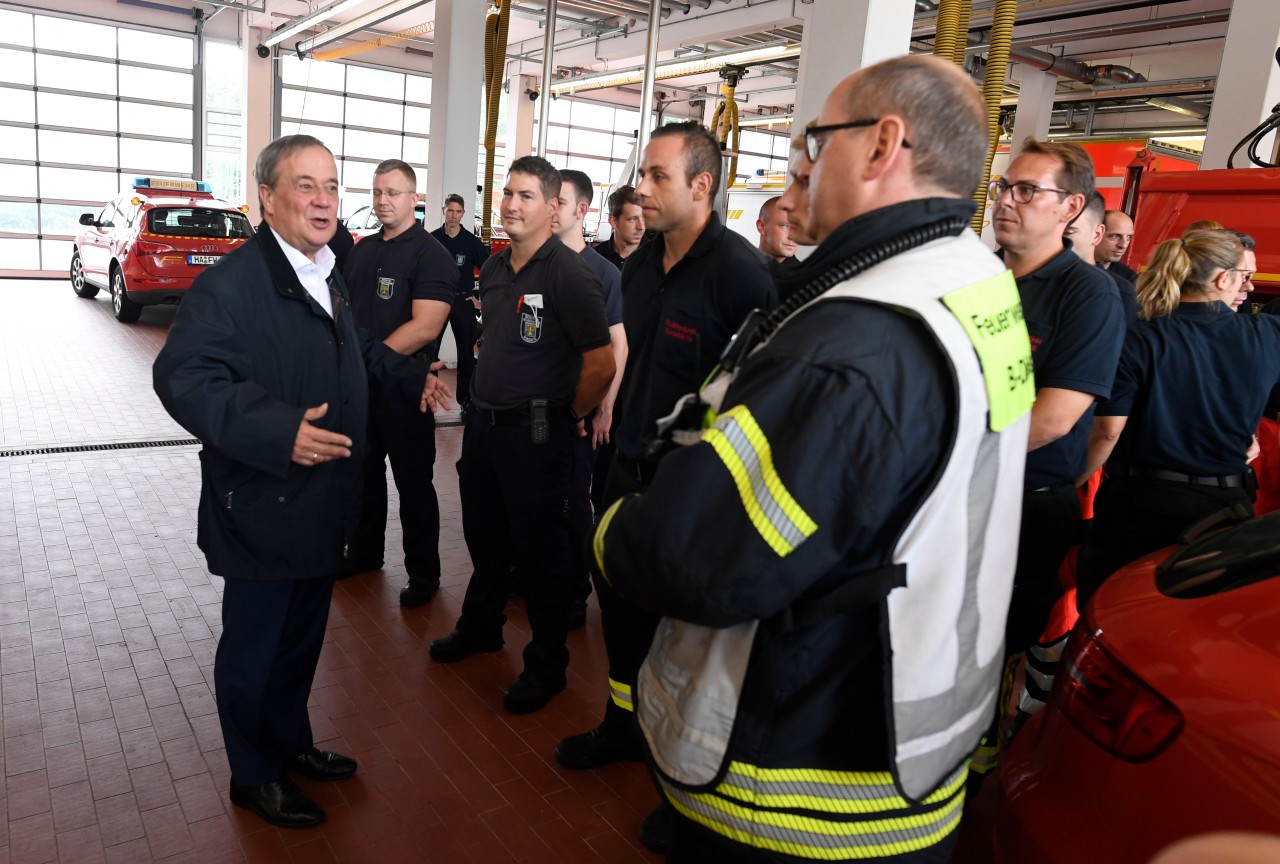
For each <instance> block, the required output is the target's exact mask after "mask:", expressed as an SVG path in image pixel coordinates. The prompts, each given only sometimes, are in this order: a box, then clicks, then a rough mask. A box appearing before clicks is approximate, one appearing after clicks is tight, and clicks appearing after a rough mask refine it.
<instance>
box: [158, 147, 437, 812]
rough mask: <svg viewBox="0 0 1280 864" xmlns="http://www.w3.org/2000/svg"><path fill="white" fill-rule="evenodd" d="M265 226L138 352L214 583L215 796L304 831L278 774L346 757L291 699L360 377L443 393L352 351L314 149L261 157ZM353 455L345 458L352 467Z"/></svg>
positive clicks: (322, 163) (317, 619) (304, 805)
mask: <svg viewBox="0 0 1280 864" xmlns="http://www.w3.org/2000/svg"><path fill="white" fill-rule="evenodd" d="M255 175H256V176H257V178H258V182H259V185H258V196H259V200H260V202H261V205H262V213H263V219H264V222H265V225H264V226H263V227H260V229H259V231H258V233H257V235H256V236H255V237H254V238H253V239H252V240H250V241H249V242H247V243H245V244H244V246H242V247H240V248H239V249H237V250H236V251H235V252H233V253H232V254H230V255H228V256H227V257H226V258H225V259H223V260H222V261H221V262H219V264H218V265H217V266H215V267H213V268H211V269H210V270H208V271H207V272H205V273H202V274H201V275H200V277H199V278H197V279H196V281H195V283H194V284H193V285H192V287H191V290H190V291H189V292H188V293H187V295H186V298H185V300H184V302H183V304H182V308H181V309H180V310H179V312H178V315H177V317H176V318H175V319H174V323H173V327H172V329H171V330H170V332H169V338H168V341H167V342H166V344H165V346H164V348H163V349H162V350H161V351H160V354H159V356H158V357H157V358H156V362H155V368H154V385H155V390H156V394H157V395H158V396H159V397H160V401H161V402H163V403H164V406H165V408H166V409H167V410H168V411H169V413H170V414H171V415H173V417H174V419H175V420H177V421H178V422H179V423H181V424H182V425H183V427H184V428H186V429H187V430H188V431H190V432H191V433H192V434H193V435H195V436H197V437H198V438H200V440H201V442H202V443H203V445H204V448H203V450H202V451H201V453H200V462H201V479H202V489H201V495H200V512H199V530H198V536H197V539H198V542H199V545H200V548H201V549H202V550H203V551H204V553H205V555H206V556H207V558H208V563H209V570H210V572H212V573H214V574H215V575H218V576H222V577H224V578H225V579H226V585H225V588H224V590H223V597H222V636H221V638H220V639H219V641H218V652H217V656H216V659H215V661H214V687H215V689H216V691H217V698H218V719H219V721H220V722H221V725H222V736H223V739H224V741H225V743H226V748H227V761H228V762H230V764H231V801H232V803H234V804H236V805H238V806H241V807H245V808H247V809H249V810H252V811H253V812H254V813H257V814H258V815H259V816H261V817H262V818H263V819H265V820H266V821H268V822H270V823H272V824H273V825H280V826H283V827H291V828H304V827H309V826H311V825H317V824H319V823H320V822H322V821H323V820H324V810H323V809H321V808H320V806H319V805H317V804H316V803H315V802H314V801H312V800H311V799H310V798H308V797H307V796H306V795H305V794H303V792H302V791H301V790H300V789H299V788H298V787H297V786H296V785H295V784H294V783H293V782H292V781H291V780H290V779H289V778H288V776H287V775H288V774H296V775H300V776H303V777H307V778H309V779H312V780H341V779H344V778H346V777H350V776H351V775H352V774H354V773H355V771H356V763H355V760H353V759H350V758H348V757H346V756H340V755H338V754H336V753H329V752H326V751H323V750H319V749H317V748H316V747H315V745H314V742H313V740H312V735H311V725H310V722H309V720H308V717H307V698H308V696H309V695H310V692H311V682H312V679H313V677H314V676H315V670H316V663H317V661H318V660H319V657H320V648H321V644H322V643H323V641H324V631H325V625H326V623H327V622H328V616H329V600H330V597H331V596H332V594H333V580H334V577H335V576H337V575H338V574H339V573H340V572H341V571H342V569H343V566H344V556H345V553H346V545H347V538H348V537H350V536H352V534H353V533H354V531H355V528H356V525H357V521H358V516H359V503H360V487H361V471H360V453H361V445H362V439H363V436H364V432H365V417H366V414H367V405H368V376H372V377H374V378H376V379H377V380H378V381H379V382H380V383H381V386H382V388H383V390H384V391H388V392H391V391H395V392H399V393H401V394H402V396H403V397H404V398H405V399H406V400H418V401H420V408H421V409H422V410H426V408H427V407H428V405H431V406H432V407H434V406H435V405H436V404H437V402H438V400H440V399H443V398H444V397H445V396H447V395H448V391H447V389H446V388H439V389H437V387H436V382H435V376H432V375H426V379H427V384H426V386H425V387H424V386H423V378H424V375H425V373H426V372H427V366H426V364H425V363H423V362H422V361H418V360H414V359H413V358H411V357H406V356H403V355H400V354H397V353H396V352H394V351H392V350H391V349H390V348H388V347H387V346H385V345H383V344H382V343H381V342H377V341H376V340H373V339H370V340H368V341H366V342H363V343H362V342H361V341H360V339H359V338H358V337H357V335H356V329H355V325H354V324H353V323H352V318H351V311H350V308H349V299H348V297H347V293H346V287H345V285H344V284H343V282H342V279H341V277H340V275H339V273H338V271H337V270H336V269H334V254H333V252H332V250H330V249H329V248H328V247H327V245H326V244H328V243H329V241H330V240H331V239H332V237H333V234H334V229H335V226H336V225H337V204H338V189H339V186H338V179H337V178H338V172H337V168H336V166H335V164H334V160H333V155H332V154H331V153H330V152H329V150H328V149H327V148H326V147H325V146H324V145H323V144H322V143H321V142H320V141H319V140H317V139H315V138H312V137H310V136H306V135H291V136H288V137H285V138H281V139H279V140H277V141H274V142H272V143H271V144H269V145H267V147H266V148H265V149H264V150H263V151H262V153H261V154H259V156H258V161H257V165H256V167H255ZM353 457H354V458H353Z"/></svg>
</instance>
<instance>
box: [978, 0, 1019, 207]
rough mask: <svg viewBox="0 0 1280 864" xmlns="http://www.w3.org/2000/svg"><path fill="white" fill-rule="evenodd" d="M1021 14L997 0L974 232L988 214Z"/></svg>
mask: <svg viewBox="0 0 1280 864" xmlns="http://www.w3.org/2000/svg"><path fill="white" fill-rule="evenodd" d="M1017 14H1018V0H996V6H995V14H994V18H993V20H992V22H991V48H990V50H989V51H988V53H987V71H986V75H984V76H983V79H982V98H983V101H984V102H986V104H987V131H988V132H989V133H990V135H991V143H990V144H989V145H988V146H987V160H986V163H985V164H984V165H983V168H982V181H981V182H980V183H979V184H978V188H977V189H975V190H973V200H974V201H976V202H977V204H978V212H977V213H974V214H973V223H972V224H973V230H974V231H975V232H981V231H982V221H983V217H984V216H985V215H986V204H987V182H988V181H989V180H990V179H991V162H992V160H993V159H995V155H996V145H997V144H999V143H1000V100H1001V98H1002V97H1003V96H1004V81H1005V76H1006V75H1008V72H1009V46H1010V45H1011V43H1012V42H1013V19H1014V18H1015V17H1017Z"/></svg>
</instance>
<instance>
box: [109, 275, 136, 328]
mask: <svg viewBox="0 0 1280 864" xmlns="http://www.w3.org/2000/svg"><path fill="white" fill-rule="evenodd" d="M111 309H112V311H114V312H115V313H116V320H117V321H119V322H120V323H121V324H132V323H133V322H134V321H137V320H138V316H139V315H141V314H142V305H141V304H139V303H134V302H133V301H132V300H130V299H129V294H128V292H127V291H125V287H124V271H123V270H121V269H120V268H119V267H113V268H112V270H111Z"/></svg>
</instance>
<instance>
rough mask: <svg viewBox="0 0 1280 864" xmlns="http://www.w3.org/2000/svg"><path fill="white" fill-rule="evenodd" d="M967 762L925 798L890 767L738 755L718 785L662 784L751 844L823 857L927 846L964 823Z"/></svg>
mask: <svg viewBox="0 0 1280 864" xmlns="http://www.w3.org/2000/svg"><path fill="white" fill-rule="evenodd" d="M966 776H967V769H966V766H961V767H960V769H959V770H958V771H956V772H955V773H953V774H952V775H951V776H950V777H949V778H947V780H946V781H945V782H944V783H943V784H942V786H941V787H939V788H938V790H937V791H935V792H934V793H933V794H931V795H929V796H928V797H927V798H926V799H925V800H924V801H923V802H922V803H921V804H919V805H916V806H913V805H911V804H908V803H907V802H906V801H905V800H904V799H903V798H902V796H901V795H900V794H898V791H897V788H896V787H895V786H894V783H893V776H892V775H891V774H890V773H889V772H887V771H884V772H851V771H814V770H804V769H763V768H757V767H755V766H752V765H746V764H743V763H741V762H732V763H730V766H729V771H728V773H727V775H726V776H725V779H724V780H723V781H722V782H721V783H720V785H719V786H718V787H717V788H716V790H715V791H714V792H699V793H694V792H686V791H684V790H682V789H679V788H677V787H675V786H672V785H670V784H666V783H664V784H663V791H664V793H665V794H666V797H667V799H668V800H669V801H670V802H671V805H672V806H673V807H675V808H676V809H677V810H678V811H680V813H682V814H683V815H684V816H685V817H686V818H688V819H691V820H693V821H694V822H697V823H698V824H699V825H702V826H703V827H705V828H708V829H709V830H711V831H714V832H716V833H717V834H720V835H722V836H724V837H728V838H729V839H731V840H734V841H736V842H738V843H742V844H744V845H746V846H753V847H756V848H760V849H769V850H772V851H775V852H781V853H784V854H787V855H794V856H796V857H800V858H811V859H814V860H819V861H838V860H850V859H874V858H883V857H888V856H891V855H901V854H903V853H906V852H913V851H916V850H918V849H926V848H928V847H930V846H933V845H935V844H937V843H939V842H940V841H942V840H943V839H945V838H946V837H947V836H948V835H949V834H950V833H951V832H952V831H954V830H955V829H956V827H957V826H958V825H959V824H960V817H961V815H962V813H963V810H964V790H965V785H964V784H965V778H966Z"/></svg>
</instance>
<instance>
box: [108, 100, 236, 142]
mask: <svg viewBox="0 0 1280 864" xmlns="http://www.w3.org/2000/svg"><path fill="white" fill-rule="evenodd" d="M191 128H192V127H191V110H190V109H189V108H166V107H165V106H163V105H140V104H138V103H136V102H121V103H120V131H121V132H137V133H138V134H141V135H164V136H166V137H170V138H186V137H188V136H189V135H191ZM233 146H234V145H233Z"/></svg>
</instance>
